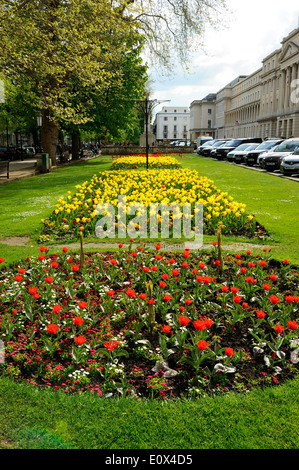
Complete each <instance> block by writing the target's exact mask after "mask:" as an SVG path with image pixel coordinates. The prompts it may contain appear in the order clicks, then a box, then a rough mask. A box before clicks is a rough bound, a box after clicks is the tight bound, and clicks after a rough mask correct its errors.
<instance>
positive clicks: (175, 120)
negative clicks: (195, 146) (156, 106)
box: [153, 106, 190, 142]
mask: <svg viewBox="0 0 299 470" xmlns="http://www.w3.org/2000/svg"><path fill="white" fill-rule="evenodd" d="M189 131H190V111H189V107H188V106H186V107H182V106H181V107H180V106H179V107H175V106H163V108H162V110H161V111H159V112H158V113H157V114H156V116H155V120H154V123H153V132H154V134H155V136H156V140H157V142H167V141H171V140H187V139H189Z"/></svg>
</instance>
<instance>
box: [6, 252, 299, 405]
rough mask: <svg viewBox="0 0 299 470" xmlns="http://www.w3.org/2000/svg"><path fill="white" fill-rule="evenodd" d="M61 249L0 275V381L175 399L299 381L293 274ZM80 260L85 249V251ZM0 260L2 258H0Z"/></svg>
mask: <svg viewBox="0 0 299 470" xmlns="http://www.w3.org/2000/svg"><path fill="white" fill-rule="evenodd" d="M216 245H217V244H216V243H215V249H213V250H212V251H211V252H210V253H205V252H200V253H195V252H190V251H189V250H185V251H184V252H183V253H180V254H173V253H162V252H161V251H160V245H159V244H157V246H156V250H151V251H148V250H147V249H145V248H144V247H142V246H141V245H139V246H137V248H136V249H134V250H133V249H132V245H131V244H130V246H129V248H128V250H126V251H124V248H123V247H122V245H120V247H119V251H118V252H116V253H97V254H94V253H92V254H88V253H86V254H85V258H84V262H83V258H82V256H81V257H80V254H75V253H70V252H68V250H67V249H66V248H63V249H62V252H61V253H59V254H56V255H52V256H49V255H47V249H46V248H43V247H40V253H39V254H38V256H35V257H31V258H27V259H26V260H22V262H20V263H19V264H17V265H14V266H5V265H3V266H2V269H1V271H0V312H1V317H0V318H1V328H0V333H1V336H0V339H1V340H2V341H3V343H4V348H5V362H4V363H2V364H0V373H1V374H2V375H6V376H9V377H12V378H14V379H16V380H24V381H27V382H29V383H30V384H32V385H33V386H36V387H39V388H41V389H43V388H46V389H52V390H54V391H57V390H63V391H64V392H65V393H82V392H85V391H89V392H91V393H95V394H98V395H99V396H120V395H123V396H128V395H130V396H131V395H133V396H136V397H153V398H163V399H167V398H176V397H182V396H187V397H195V396H196V397H197V396H204V395H215V394H217V393H226V392H230V391H236V392H246V391H248V390H250V389H252V388H254V387H265V386H267V385H270V384H280V383H283V382H284V381H285V380H286V379H289V378H292V377H294V376H295V375H296V374H297V373H298V353H299V339H298V305H299V303H298V302H299V292H298V283H299V271H298V269H297V268H295V267H292V266H290V264H289V262H288V261H287V260H285V261H284V262H283V263H278V262H275V261H273V260H271V259H270V257H269V253H267V252H266V250H264V252H263V253H261V255H260V256H256V257H253V256H252V254H251V253H250V252H247V253H244V254H237V255H228V256H226V257H225V258H224V271H223V272H222V271H219V261H218V258H217V253H218V251H217V250H218V247H217V246H216ZM81 255H82V253H81ZM0 262H4V260H3V259H1V258H0Z"/></svg>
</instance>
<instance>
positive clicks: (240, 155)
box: [235, 143, 260, 164]
mask: <svg viewBox="0 0 299 470" xmlns="http://www.w3.org/2000/svg"><path fill="white" fill-rule="evenodd" d="M259 145H260V144H259V143H255V144H250V145H249V146H248V147H246V148H245V149H244V150H241V151H239V152H237V153H236V155H235V163H238V164H239V163H244V158H245V157H246V155H247V154H248V152H250V151H251V150H255V149H256V148H257V147H258V146H259Z"/></svg>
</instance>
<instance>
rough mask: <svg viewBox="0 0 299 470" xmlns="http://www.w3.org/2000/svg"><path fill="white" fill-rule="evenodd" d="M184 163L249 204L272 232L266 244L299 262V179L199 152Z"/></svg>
mask: <svg viewBox="0 0 299 470" xmlns="http://www.w3.org/2000/svg"><path fill="white" fill-rule="evenodd" d="M182 164H183V166H184V167H188V168H192V169H195V170H197V171H198V172H199V173H200V174H201V175H203V176H207V177H208V178H211V179H213V181H214V182H215V185H216V186H217V187H218V188H219V189H221V190H223V191H228V193H229V194H230V195H231V196H233V197H234V199H235V200H237V201H239V202H244V203H245V204H246V207H247V211H248V212H249V213H251V214H255V216H256V218H257V220H258V221H259V222H260V223H261V224H262V225H264V226H265V227H266V229H267V230H268V232H269V233H270V235H271V241H267V242H266V243H267V244H269V245H271V246H273V249H272V252H273V257H275V258H277V259H285V258H288V259H289V260H290V261H292V262H293V263H296V264H299V245H298V234H299V178H298V182H297V181H291V180H287V179H285V178H279V177H277V176H272V175H269V174H267V173H266V172H259V171H255V170H251V169H248V168H245V167H242V166H238V165H231V164H229V163H227V162H221V161H216V160H212V159H209V158H204V157H199V156H197V155H190V156H189V157H188V158H185V159H183V160H182ZM224 240H227V241H228V242H229V241H232V240H233V239H231V238H227V239H225V238H224Z"/></svg>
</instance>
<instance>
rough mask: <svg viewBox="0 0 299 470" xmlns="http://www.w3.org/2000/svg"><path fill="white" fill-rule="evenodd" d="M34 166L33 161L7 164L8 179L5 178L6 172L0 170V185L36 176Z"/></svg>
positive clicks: (34, 162)
mask: <svg viewBox="0 0 299 470" xmlns="http://www.w3.org/2000/svg"><path fill="white" fill-rule="evenodd" d="M36 164H37V162H36V160H35V159H30V160H29V159H28V160H23V161H18V160H17V161H15V162H9V179H8V178H7V177H6V170H5V169H4V168H1V172H0V184H3V183H9V182H10V181H15V180H18V179H22V178H28V177H29V176H34V175H36V174H38V173H37V171H36Z"/></svg>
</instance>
